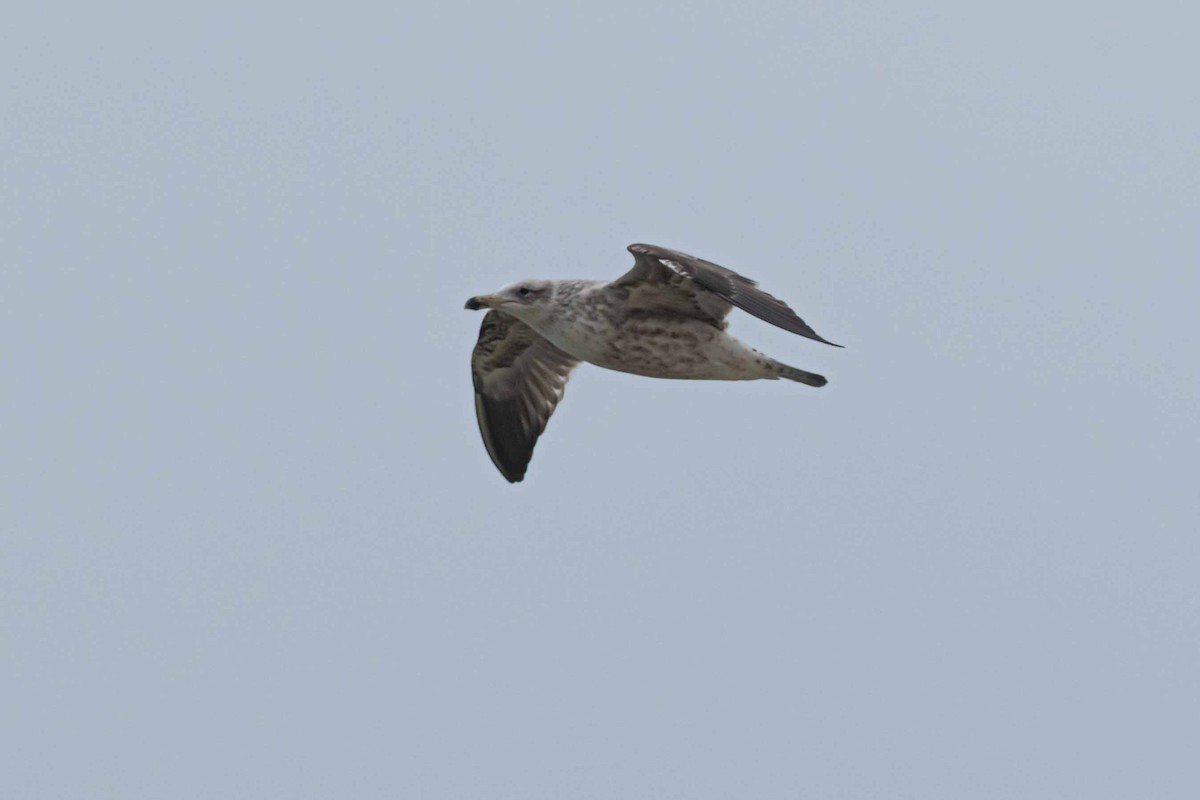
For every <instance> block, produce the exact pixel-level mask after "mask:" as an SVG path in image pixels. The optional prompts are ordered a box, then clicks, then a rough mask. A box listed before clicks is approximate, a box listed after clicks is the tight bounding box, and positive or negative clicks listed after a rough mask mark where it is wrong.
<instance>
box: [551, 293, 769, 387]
mask: <svg viewBox="0 0 1200 800" xmlns="http://www.w3.org/2000/svg"><path fill="white" fill-rule="evenodd" d="M545 283H547V284H549V288H550V291H551V297H550V301H549V304H548V305H549V307H550V308H551V309H552V311H551V313H550V314H547V315H545V316H539V317H537V318H535V319H534V320H533V321H531V322H528V323H527V324H529V325H530V327H532V328H533V329H534V330H535V331H537V333H538V334H540V335H541V336H543V337H544V338H546V339H547V340H549V341H550V343H551V344H553V345H554V346H555V347H557V348H559V349H560V350H562V351H563V352H565V353H568V354H569V355H571V356H573V357H574V358H576V359H578V360H579V361H586V362H588V363H589V364H595V365H596V366H599V367H606V368H608V369H613V370H617V371H618V372H630V373H633V374H634V375H644V376H646V377H650V378H683V379H692V380H719V381H748V380H756V379H760V378H778V377H779V376H780V374H781V370H780V368H779V367H781V366H782V365H779V364H778V362H776V361H774V360H773V359H771V358H768V357H766V356H764V355H763V354H762V353H760V352H758V351H757V350H754V349H753V348H751V347H748V346H746V345H745V344H743V343H742V342H740V341H738V340H737V339H736V338H734V337H733V336H731V335H729V334H728V333H727V332H726V331H725V326H724V325H720V326H718V325H713V324H712V323H711V322H707V321H703V320H699V319H696V318H694V317H688V316H683V315H680V314H674V313H669V312H664V311H657V310H655V309H644V308H630V307H629V304H628V299H629V294H630V292H629V290H628V289H623V288H620V287H614V286H613V285H612V284H609V283H606V282H604V281H582V280H568V281H546V282H545Z"/></svg>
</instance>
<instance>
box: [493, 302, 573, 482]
mask: <svg viewBox="0 0 1200 800" xmlns="http://www.w3.org/2000/svg"><path fill="white" fill-rule="evenodd" d="M578 363H579V361H578V359H575V358H572V357H571V356H569V355H567V354H566V353H564V352H563V351H562V350H559V349H558V348H557V347H555V346H554V345H552V344H550V342H548V341H547V340H546V339H544V338H542V337H541V336H540V335H539V334H538V333H536V332H535V331H534V330H533V329H532V328H530V327H529V326H528V325H526V324H525V323H524V322H521V321H519V320H517V319H515V318H513V317H510V316H508V315H506V314H502V313H500V312H499V311H489V312H488V313H487V314H486V315H485V316H484V318H483V324H482V325H481V326H480V328H479V341H478V342H476V343H475V350H474V351H473V352H472V353H471V378H472V380H473V381H474V383H475V416H476V418H478V420H479V432H480V433H481V434H482V435H483V444H484V447H486V448H487V451H488V455H489V456H491V457H492V463H493V464H495V465H496V468H497V469H498V470H500V474H502V475H503V476H504V477H505V478H507V479H508V480H509V482H511V483H516V482H517V481H519V480H521V479H522V478H524V477H525V468H526V467H527V466H529V459H530V458H532V457H533V446H534V445H535V444H537V440H538V437H539V436H541V435H542V431H544V430H545V429H546V421H547V420H549V419H550V415H551V414H553V413H554V408H555V406H557V405H558V401H559V400H561V399H562V396H563V389H564V388H565V387H566V384H567V378H568V377H570V375H571V370H572V369H574V368H575V365H576V364H578Z"/></svg>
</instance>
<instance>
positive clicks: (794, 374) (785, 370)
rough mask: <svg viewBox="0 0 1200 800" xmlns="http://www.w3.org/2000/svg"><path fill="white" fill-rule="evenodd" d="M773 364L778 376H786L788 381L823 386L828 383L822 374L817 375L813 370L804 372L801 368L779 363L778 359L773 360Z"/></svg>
mask: <svg viewBox="0 0 1200 800" xmlns="http://www.w3.org/2000/svg"><path fill="white" fill-rule="evenodd" d="M775 366H776V368H778V370H779V377H781V378H787V379H788V380H789V381H795V382H796V383H803V384H805V385H806V386H824V385H825V384H827V383H829V381H827V380H825V376H824V375H818V374H817V373H815V372H805V371H804V370H802V369H796V368H795V367H789V366H788V365H787V364H780V363H779V362H778V361H776V362H775Z"/></svg>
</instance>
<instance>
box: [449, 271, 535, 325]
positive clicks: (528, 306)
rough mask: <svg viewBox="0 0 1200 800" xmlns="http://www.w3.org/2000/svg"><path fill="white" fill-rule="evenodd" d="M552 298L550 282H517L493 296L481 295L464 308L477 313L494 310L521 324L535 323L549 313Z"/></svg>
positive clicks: (472, 299) (469, 301) (473, 298)
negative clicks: (480, 310) (484, 309)
mask: <svg viewBox="0 0 1200 800" xmlns="http://www.w3.org/2000/svg"><path fill="white" fill-rule="evenodd" d="M553 297H554V283H553V282H552V281H532V280H531V281H518V282H517V283H512V284H509V285H508V286H505V287H504V288H503V289H501V290H500V291H498V292H496V293H495V294H481V295H477V296H476V297H472V298H471V299H470V300H468V301H467V305H466V308H469V309H470V310H472V311H478V310H479V309H481V308H494V309H496V310H498V311H503V312H504V313H505V314H508V315H509V316H512V317H516V318H517V319H519V320H521V321H522V322H526V323H530V324H532V323H536V322H537V321H538V320H540V319H542V318H544V317H545V316H547V315H548V314H549V313H550V311H551V300H552V299H553Z"/></svg>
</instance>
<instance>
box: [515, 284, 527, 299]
mask: <svg viewBox="0 0 1200 800" xmlns="http://www.w3.org/2000/svg"><path fill="white" fill-rule="evenodd" d="M529 291H530V290H529V287H528V286H522V287H521V288H520V289H517V294H519V295H521V297H528V296H529Z"/></svg>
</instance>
